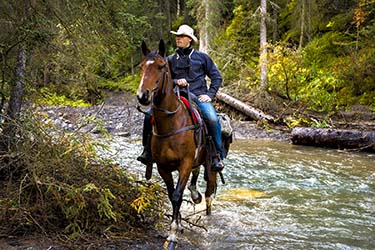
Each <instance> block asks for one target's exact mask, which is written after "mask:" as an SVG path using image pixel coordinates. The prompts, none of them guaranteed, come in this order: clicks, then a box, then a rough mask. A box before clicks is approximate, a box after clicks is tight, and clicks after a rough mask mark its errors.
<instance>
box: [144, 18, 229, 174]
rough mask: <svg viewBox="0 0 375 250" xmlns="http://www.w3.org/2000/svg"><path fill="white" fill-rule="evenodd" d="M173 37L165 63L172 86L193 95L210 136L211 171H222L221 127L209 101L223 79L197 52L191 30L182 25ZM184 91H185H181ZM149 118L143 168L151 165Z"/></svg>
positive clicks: (145, 128) (215, 68) (207, 60)
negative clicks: (212, 151)
mask: <svg viewBox="0 0 375 250" xmlns="http://www.w3.org/2000/svg"><path fill="white" fill-rule="evenodd" d="M171 33H172V34H174V35H176V45H177V47H178V49H177V50H176V52H175V53H174V54H172V55H170V56H168V63H169V67H170V70H171V75H172V79H173V83H174V84H175V85H178V86H180V87H186V86H187V85H189V90H190V94H193V95H194V96H195V97H194V98H193V100H194V102H195V103H196V104H197V105H198V107H199V109H200V111H201V114H202V117H203V119H204V120H205V122H206V125H207V128H208V132H209V135H210V136H211V137H212V139H213V141H214V144H215V147H216V150H217V153H218V154H217V155H215V156H214V158H213V161H212V168H213V169H214V170H216V171H221V170H223V168H224V164H223V162H222V159H223V158H224V154H223V150H222V142H221V125H220V122H219V119H218V116H217V114H216V110H215V109H214V107H213V105H212V103H211V102H212V100H213V99H214V97H215V96H216V93H217V91H218V90H219V88H220V86H221V83H222V77H221V74H220V72H219V70H218V69H217V67H216V65H215V64H214V62H213V61H212V59H211V58H210V57H209V56H208V55H207V54H205V53H203V52H200V51H196V50H194V48H193V44H194V43H197V42H198V39H197V38H196V36H195V35H194V30H193V29H192V28H191V27H190V26H188V25H186V24H184V25H181V26H180V27H179V28H178V30H177V32H175V31H171ZM206 76H208V77H209V78H210V79H211V84H210V86H209V87H207V83H206ZM181 89H182V91H184V88H181ZM149 120H150V119H149V117H147V115H146V118H145V124H144V133H143V146H144V150H143V152H142V154H141V155H140V156H139V157H138V158H137V160H139V161H141V162H142V163H144V164H147V163H149V162H150V161H151V154H150V152H149V146H148V145H147V144H148V143H149V142H148V139H147V138H148V135H149V134H150V131H151V125H150V121H149Z"/></svg>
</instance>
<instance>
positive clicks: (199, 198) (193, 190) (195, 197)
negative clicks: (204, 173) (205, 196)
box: [189, 167, 202, 204]
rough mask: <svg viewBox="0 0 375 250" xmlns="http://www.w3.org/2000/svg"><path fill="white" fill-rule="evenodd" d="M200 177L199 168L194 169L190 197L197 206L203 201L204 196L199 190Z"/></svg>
mask: <svg viewBox="0 0 375 250" xmlns="http://www.w3.org/2000/svg"><path fill="white" fill-rule="evenodd" d="M198 176H199V167H197V168H195V169H193V171H192V177H191V181H190V186H189V190H190V196H191V199H192V200H193V202H194V203H195V204H199V203H201V201H202V195H201V193H200V192H199V191H198V189H197V180H198Z"/></svg>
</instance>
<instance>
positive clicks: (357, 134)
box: [292, 128, 375, 151]
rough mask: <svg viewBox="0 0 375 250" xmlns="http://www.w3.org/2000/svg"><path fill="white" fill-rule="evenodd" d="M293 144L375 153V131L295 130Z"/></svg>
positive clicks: (293, 131)
mask: <svg viewBox="0 0 375 250" xmlns="http://www.w3.org/2000/svg"><path fill="white" fill-rule="evenodd" d="M292 142H293V144H299V145H308V146H320V147H329V148H339V149H359V150H364V149H366V150H370V151H375V131H362V130H344V129H319V128H294V129H293V130H292Z"/></svg>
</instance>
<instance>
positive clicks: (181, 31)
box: [171, 24, 198, 43]
mask: <svg viewBox="0 0 375 250" xmlns="http://www.w3.org/2000/svg"><path fill="white" fill-rule="evenodd" d="M171 33H172V34H174V35H176V36H181V35H185V36H188V37H190V38H191V39H193V41H194V42H195V43H197V42H198V38H197V37H196V36H194V30H193V28H192V27H190V26H189V25H186V24H183V25H181V26H180V27H178V30H177V31H171Z"/></svg>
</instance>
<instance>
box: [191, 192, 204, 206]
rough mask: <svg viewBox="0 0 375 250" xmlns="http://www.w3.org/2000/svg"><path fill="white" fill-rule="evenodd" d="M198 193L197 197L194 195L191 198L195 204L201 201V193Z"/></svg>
mask: <svg viewBox="0 0 375 250" xmlns="http://www.w3.org/2000/svg"><path fill="white" fill-rule="evenodd" d="M198 194H199V195H198V196H197V197H194V198H193V202H194V203H195V204H199V203H201V202H202V195H201V194H200V193H198Z"/></svg>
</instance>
